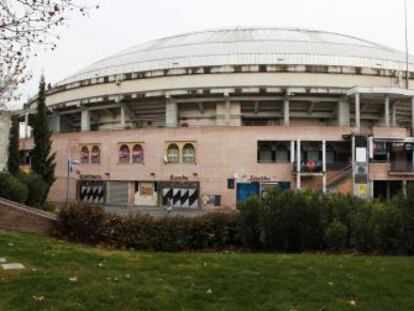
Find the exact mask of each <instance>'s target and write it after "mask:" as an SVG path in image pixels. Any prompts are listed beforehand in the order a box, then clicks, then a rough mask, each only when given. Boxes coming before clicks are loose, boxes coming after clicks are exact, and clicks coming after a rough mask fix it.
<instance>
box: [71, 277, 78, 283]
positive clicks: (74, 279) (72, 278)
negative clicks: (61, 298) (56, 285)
mask: <svg viewBox="0 0 414 311" xmlns="http://www.w3.org/2000/svg"><path fill="white" fill-rule="evenodd" d="M77 281H78V277H77V276H73V277H71V278H69V282H72V283H75V282H77Z"/></svg>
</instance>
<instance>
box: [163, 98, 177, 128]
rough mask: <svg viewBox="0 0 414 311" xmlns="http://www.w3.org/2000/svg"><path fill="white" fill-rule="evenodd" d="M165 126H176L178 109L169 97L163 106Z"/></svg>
mask: <svg viewBox="0 0 414 311" xmlns="http://www.w3.org/2000/svg"><path fill="white" fill-rule="evenodd" d="M165 126H166V127H177V126H178V107H177V103H176V102H175V101H174V100H173V99H172V98H170V97H168V98H167V101H166V106H165Z"/></svg>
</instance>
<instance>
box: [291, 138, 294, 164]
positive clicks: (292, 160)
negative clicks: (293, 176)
mask: <svg viewBox="0 0 414 311" xmlns="http://www.w3.org/2000/svg"><path fill="white" fill-rule="evenodd" d="M290 163H295V141H294V140H292V141H290Z"/></svg>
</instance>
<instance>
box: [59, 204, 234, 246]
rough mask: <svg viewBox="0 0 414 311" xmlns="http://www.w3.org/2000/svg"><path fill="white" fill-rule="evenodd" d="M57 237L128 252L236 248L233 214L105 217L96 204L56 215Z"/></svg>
mask: <svg viewBox="0 0 414 311" xmlns="http://www.w3.org/2000/svg"><path fill="white" fill-rule="evenodd" d="M58 217H59V220H60V223H59V226H58V234H59V235H60V236H63V237H66V238H69V239H71V240H74V241H78V242H85V243H90V244H97V243H103V244H106V245H109V246H113V247H118V248H127V249H131V248H133V249H140V250H154V251H182V250H201V249H223V248H228V247H232V246H239V245H240V242H239V237H238V230H237V228H238V226H237V225H238V222H239V217H238V215H237V214H236V213H214V214H207V215H203V216H199V217H194V218H190V217H178V216H177V217H162V218H154V217H151V216H149V215H143V214H136V215H132V216H127V217H124V216H117V215H111V214H105V213H104V212H103V209H102V208H101V207H99V206H95V205H72V206H70V207H69V208H64V209H62V211H61V212H60V213H59V216H58Z"/></svg>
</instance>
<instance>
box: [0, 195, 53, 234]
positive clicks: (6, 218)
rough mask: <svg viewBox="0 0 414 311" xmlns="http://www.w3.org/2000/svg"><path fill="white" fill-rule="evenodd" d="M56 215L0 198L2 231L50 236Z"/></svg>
mask: <svg viewBox="0 0 414 311" xmlns="http://www.w3.org/2000/svg"><path fill="white" fill-rule="evenodd" d="M56 221H57V218H56V215H54V214H52V213H49V212H45V211H41V210H38V209H35V208H32V207H28V206H26V205H22V204H18V203H16V202H12V201H9V200H5V199H3V198H0V229H5V230H13V231H20V232H29V233H40V234H50V233H52V231H53V229H54V227H55V225H56Z"/></svg>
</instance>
